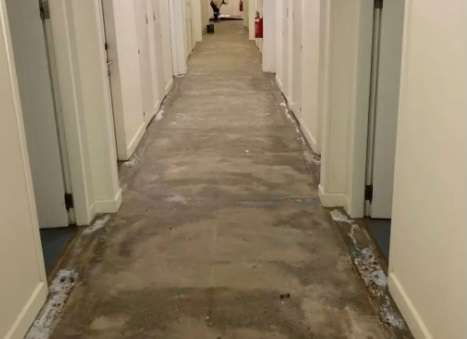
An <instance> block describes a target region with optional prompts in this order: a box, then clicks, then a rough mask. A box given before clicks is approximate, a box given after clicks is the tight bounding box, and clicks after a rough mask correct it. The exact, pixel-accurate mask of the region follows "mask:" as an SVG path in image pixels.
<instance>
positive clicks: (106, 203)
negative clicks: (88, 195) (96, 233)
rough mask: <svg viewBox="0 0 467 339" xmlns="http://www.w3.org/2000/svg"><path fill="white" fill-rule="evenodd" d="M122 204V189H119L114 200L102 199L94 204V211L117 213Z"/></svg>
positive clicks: (96, 212)
mask: <svg viewBox="0 0 467 339" xmlns="http://www.w3.org/2000/svg"><path fill="white" fill-rule="evenodd" d="M121 205H122V190H121V189H119V190H118V192H117V194H116V195H115V197H114V198H113V199H112V200H100V201H96V203H95V204H94V213H95V214H102V213H115V212H117V211H118V210H119V209H120V206H121Z"/></svg>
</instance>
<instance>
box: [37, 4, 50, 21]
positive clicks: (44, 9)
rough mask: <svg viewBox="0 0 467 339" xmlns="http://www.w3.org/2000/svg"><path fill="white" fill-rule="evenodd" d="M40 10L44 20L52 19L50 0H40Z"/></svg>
mask: <svg viewBox="0 0 467 339" xmlns="http://www.w3.org/2000/svg"><path fill="white" fill-rule="evenodd" d="M39 11H40V15H41V19H42V20H47V19H50V7H49V0H39Z"/></svg>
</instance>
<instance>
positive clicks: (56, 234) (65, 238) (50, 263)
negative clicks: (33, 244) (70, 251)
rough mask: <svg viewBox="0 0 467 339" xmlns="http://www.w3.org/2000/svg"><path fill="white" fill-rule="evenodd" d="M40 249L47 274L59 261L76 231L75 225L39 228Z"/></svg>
mask: <svg viewBox="0 0 467 339" xmlns="http://www.w3.org/2000/svg"><path fill="white" fill-rule="evenodd" d="M40 233H41V241H42V251H43V253H44V261H45V269H46V271H47V274H48V275H49V274H50V273H51V272H52V271H53V270H54V268H55V267H56V266H57V264H58V263H59V261H60V258H61V257H62V256H63V254H64V253H65V250H66V248H67V246H68V244H69V243H70V241H71V240H73V238H74V237H75V236H76V234H77V233H78V228H77V227H75V226H69V227H63V228H44V229H41V231H40Z"/></svg>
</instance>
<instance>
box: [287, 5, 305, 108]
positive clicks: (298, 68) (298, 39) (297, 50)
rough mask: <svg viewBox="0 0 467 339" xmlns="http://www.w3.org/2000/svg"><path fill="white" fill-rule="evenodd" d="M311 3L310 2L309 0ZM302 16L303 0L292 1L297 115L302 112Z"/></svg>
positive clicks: (293, 62)
mask: <svg viewBox="0 0 467 339" xmlns="http://www.w3.org/2000/svg"><path fill="white" fill-rule="evenodd" d="M307 1H309V0H307ZM302 16H303V0H293V1H292V55H293V57H292V81H293V83H292V99H291V100H292V102H291V107H292V110H293V111H294V113H295V114H297V115H300V112H301V110H302V107H301V102H302V72H303V69H302V53H303V51H302V49H303V47H302V21H303V20H302Z"/></svg>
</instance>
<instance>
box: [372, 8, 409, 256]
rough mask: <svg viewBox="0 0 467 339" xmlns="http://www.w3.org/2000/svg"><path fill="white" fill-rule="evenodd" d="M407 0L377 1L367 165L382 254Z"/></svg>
mask: <svg viewBox="0 0 467 339" xmlns="http://www.w3.org/2000/svg"><path fill="white" fill-rule="evenodd" d="M404 3H405V2H404V0H391V1H384V0H376V1H375V6H374V17H373V43H372V67H371V85H370V105H369V116H368V141H367V163H366V188H365V215H366V217H367V218H368V219H367V226H368V231H369V233H370V234H371V235H372V237H373V238H374V240H375V241H376V243H377V245H378V246H379V248H380V250H381V252H382V254H383V255H384V256H385V257H386V258H388V257H389V249H390V234H391V216H392V197H393V186H394V160H395V153H396V137H397V120H398V111H399V89H400V77H401V60H402V36H403V26H404V5H405V4H404Z"/></svg>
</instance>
